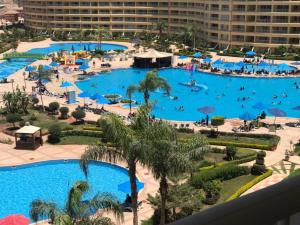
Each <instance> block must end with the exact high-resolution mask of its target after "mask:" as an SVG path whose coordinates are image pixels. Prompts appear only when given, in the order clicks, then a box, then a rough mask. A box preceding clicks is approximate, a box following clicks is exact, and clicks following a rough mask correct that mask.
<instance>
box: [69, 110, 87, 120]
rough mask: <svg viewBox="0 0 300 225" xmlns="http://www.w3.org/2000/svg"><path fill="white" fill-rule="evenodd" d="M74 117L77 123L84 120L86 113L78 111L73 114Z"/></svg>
mask: <svg viewBox="0 0 300 225" xmlns="http://www.w3.org/2000/svg"><path fill="white" fill-rule="evenodd" d="M72 116H73V117H74V118H75V120H76V122H77V121H79V120H83V118H84V117H85V111H83V110H81V109H78V110H75V111H73V112H72Z"/></svg>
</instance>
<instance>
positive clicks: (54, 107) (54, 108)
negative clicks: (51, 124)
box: [49, 102, 59, 114]
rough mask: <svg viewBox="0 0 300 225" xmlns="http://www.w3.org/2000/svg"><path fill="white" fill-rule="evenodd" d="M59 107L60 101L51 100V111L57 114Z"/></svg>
mask: <svg viewBox="0 0 300 225" xmlns="http://www.w3.org/2000/svg"><path fill="white" fill-rule="evenodd" d="M58 109H59V103H58V102H51V103H50V104H49V110H50V112H52V113H54V114H55V113H56V112H57V110H58Z"/></svg>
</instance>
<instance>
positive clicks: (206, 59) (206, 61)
mask: <svg viewBox="0 0 300 225" xmlns="http://www.w3.org/2000/svg"><path fill="white" fill-rule="evenodd" d="M211 61H212V60H211V58H208V57H206V58H205V59H203V62H204V63H211Z"/></svg>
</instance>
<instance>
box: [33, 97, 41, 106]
mask: <svg viewBox="0 0 300 225" xmlns="http://www.w3.org/2000/svg"><path fill="white" fill-rule="evenodd" d="M39 102H40V100H39V99H38V98H36V97H34V98H32V104H33V106H35V105H37V104H38V103H39Z"/></svg>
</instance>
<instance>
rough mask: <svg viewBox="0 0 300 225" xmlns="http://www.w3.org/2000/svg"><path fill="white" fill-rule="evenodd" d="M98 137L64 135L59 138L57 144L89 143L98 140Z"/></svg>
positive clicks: (94, 142)
mask: <svg viewBox="0 0 300 225" xmlns="http://www.w3.org/2000/svg"><path fill="white" fill-rule="evenodd" d="M99 141H100V140H99V138H95V137H87V136H65V137H62V138H61V139H60V142H59V143H57V144H58V145H91V144H96V143H97V142H99Z"/></svg>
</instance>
